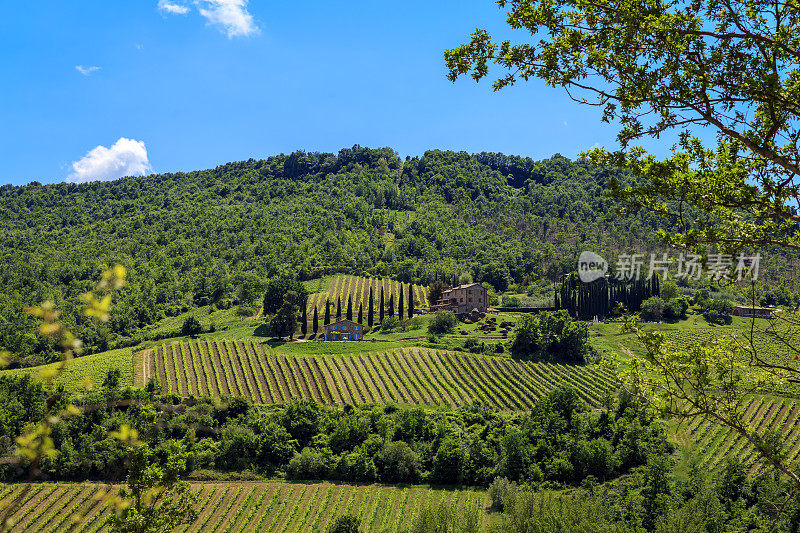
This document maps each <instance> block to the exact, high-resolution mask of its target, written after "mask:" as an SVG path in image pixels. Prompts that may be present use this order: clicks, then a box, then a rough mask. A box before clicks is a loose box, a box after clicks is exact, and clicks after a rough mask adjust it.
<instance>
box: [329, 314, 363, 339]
mask: <svg viewBox="0 0 800 533" xmlns="http://www.w3.org/2000/svg"><path fill="white" fill-rule="evenodd" d="M363 338H364V328H363V327H362V326H361V324H359V323H358V322H353V321H352V320H347V319H346V318H343V319H341V320H337V321H336V322H333V323H331V324H328V325H327V326H325V340H326V341H360V340H362V339H363Z"/></svg>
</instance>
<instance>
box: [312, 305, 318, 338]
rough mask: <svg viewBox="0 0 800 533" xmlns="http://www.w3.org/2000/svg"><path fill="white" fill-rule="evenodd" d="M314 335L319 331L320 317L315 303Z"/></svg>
mask: <svg viewBox="0 0 800 533" xmlns="http://www.w3.org/2000/svg"><path fill="white" fill-rule="evenodd" d="M313 330H314V335H316V334H317V332H318V331H319V317H318V316H317V306H316V305H314V322H313Z"/></svg>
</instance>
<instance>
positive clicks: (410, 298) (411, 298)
mask: <svg viewBox="0 0 800 533" xmlns="http://www.w3.org/2000/svg"><path fill="white" fill-rule="evenodd" d="M408 318H414V285H413V284H412V283H409V284H408Z"/></svg>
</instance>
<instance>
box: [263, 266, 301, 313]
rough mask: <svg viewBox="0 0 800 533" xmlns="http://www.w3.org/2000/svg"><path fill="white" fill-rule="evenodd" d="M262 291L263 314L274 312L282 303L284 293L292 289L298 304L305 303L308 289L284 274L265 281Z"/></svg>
mask: <svg viewBox="0 0 800 533" xmlns="http://www.w3.org/2000/svg"><path fill="white" fill-rule="evenodd" d="M265 291H266V292H265V293H264V315H265V316H266V315H271V314H273V313H275V312H276V311H277V310H278V308H279V307H280V306H281V305H283V302H284V300H285V296H286V293H287V292H289V291H293V292H294V293H295V295H296V299H297V302H298V305H303V306H304V305H306V301H307V300H308V289H306V287H305V285H303V284H302V283H300V282H299V281H297V280H294V279H292V278H290V277H286V276H278V277H275V278H272V279H270V280H269V281H268V282H267V285H266V289H265Z"/></svg>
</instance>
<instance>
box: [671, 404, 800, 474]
mask: <svg viewBox="0 0 800 533" xmlns="http://www.w3.org/2000/svg"><path fill="white" fill-rule="evenodd" d="M798 414H800V401H798V400H795V399H787V398H770V397H768V396H762V397H758V398H755V399H753V400H752V401H751V402H750V404H749V405H748V407H747V410H746V420H747V422H748V424H750V426H752V427H753V428H757V430H758V431H759V432H761V431H764V430H765V429H767V428H770V429H772V430H774V431H777V432H778V433H779V434H780V435H781V436H782V437H783V438H784V439H785V446H784V450H785V452H786V456H787V458H788V459H789V461H793V460H796V459H797V458H798V457H799V456H800V416H798ZM682 434H683V436H684V437H685V438H686V440H687V441H688V443H689V444H690V447H691V448H693V449H694V452H695V453H696V454H697V455H698V456H699V457H700V458H701V459H702V462H703V464H704V465H707V467H708V468H709V469H714V468H716V467H718V466H719V465H720V464H721V462H722V461H723V460H724V459H725V458H726V457H736V458H738V459H739V460H740V461H742V463H743V464H745V465H748V466H749V467H751V469H755V468H756V467H757V465H756V464H755V460H756V457H757V454H756V451H755V450H754V449H753V447H752V446H751V445H750V443H749V442H748V441H747V440H746V439H745V438H744V437H742V436H741V435H738V434H736V433H734V432H733V431H731V430H729V429H726V428H723V427H720V426H719V425H718V424H712V423H710V422H707V421H705V420H703V419H701V418H697V419H695V420H693V421H691V422H690V423H689V425H688V426H687V427H685V428H684V431H683V432H682Z"/></svg>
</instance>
